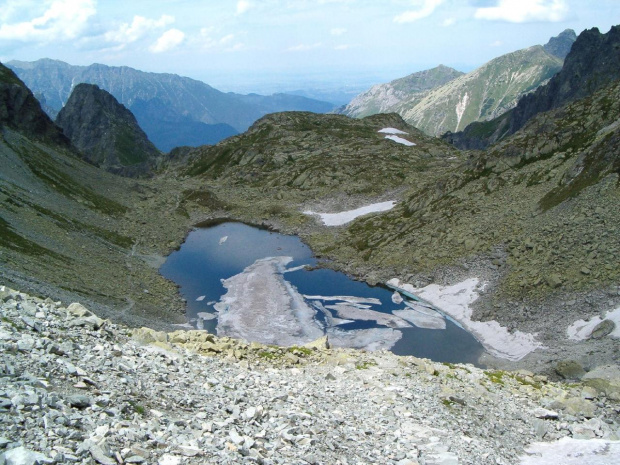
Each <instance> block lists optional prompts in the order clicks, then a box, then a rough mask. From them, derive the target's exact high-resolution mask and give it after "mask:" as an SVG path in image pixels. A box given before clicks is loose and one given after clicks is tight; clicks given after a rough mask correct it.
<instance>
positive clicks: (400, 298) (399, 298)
mask: <svg viewBox="0 0 620 465" xmlns="http://www.w3.org/2000/svg"><path fill="white" fill-rule="evenodd" d="M403 300H404V299H403V296H402V295H400V294H399V293H398V291H394V294H392V302H394V303H395V304H396V305H398V304H402V303H403Z"/></svg>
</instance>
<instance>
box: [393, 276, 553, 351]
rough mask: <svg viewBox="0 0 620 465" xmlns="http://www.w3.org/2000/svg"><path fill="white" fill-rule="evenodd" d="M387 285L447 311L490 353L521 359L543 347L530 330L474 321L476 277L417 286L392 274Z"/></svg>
mask: <svg viewBox="0 0 620 465" xmlns="http://www.w3.org/2000/svg"><path fill="white" fill-rule="evenodd" d="M387 284H388V285H389V286H393V287H395V288H397V289H401V290H403V291H405V292H407V293H409V294H413V295H416V296H419V297H420V298H422V299H424V300H425V301H427V302H429V303H430V304H432V305H433V306H435V307H436V308H437V309H439V310H440V311H442V312H443V313H445V314H446V315H448V316H450V317H452V318H454V320H456V321H457V322H458V323H460V324H461V325H462V326H463V328H464V329H465V330H467V331H469V332H470V333H471V334H473V335H474V337H475V338H476V339H478V341H480V343H481V344H482V345H483V346H484V348H485V349H486V350H487V351H488V352H489V353H490V354H491V355H493V356H495V357H498V358H505V359H508V360H514V361H516V360H521V359H522V358H523V357H525V356H526V355H527V354H529V353H530V352H533V351H534V350H536V349H539V348H543V345H542V344H541V343H540V342H538V341H536V339H535V338H534V335H533V334H529V333H524V332H522V331H515V332H514V333H510V332H509V331H508V329H507V328H505V327H504V326H500V324H499V323H498V322H497V321H484V322H483V321H473V320H472V312H473V310H472V308H471V305H472V304H473V303H474V302H475V301H476V300H477V299H478V297H479V294H478V290H479V289H480V288H484V285H480V282H479V280H478V278H470V279H467V280H465V281H463V282H460V283H458V284H455V285H453V286H439V285H438V284H431V285H429V286H426V287H423V288H420V289H416V288H414V287H413V286H412V285H411V284H404V283H401V282H400V281H399V280H398V279H396V278H394V279H391V280H389V281H388V282H387Z"/></svg>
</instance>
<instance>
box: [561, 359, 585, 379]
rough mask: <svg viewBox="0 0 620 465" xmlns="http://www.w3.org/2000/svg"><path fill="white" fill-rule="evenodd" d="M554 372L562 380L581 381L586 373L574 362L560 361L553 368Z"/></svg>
mask: <svg viewBox="0 0 620 465" xmlns="http://www.w3.org/2000/svg"><path fill="white" fill-rule="evenodd" d="M555 372H556V373H557V374H558V375H560V376H561V377H562V378H564V379H581V377H582V376H583V375H585V374H586V371H585V370H584V369H583V367H582V366H581V365H580V364H579V362H577V361H575V360H562V361H561V362H558V363H557V365H556V366H555Z"/></svg>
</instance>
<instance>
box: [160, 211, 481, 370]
mask: <svg viewBox="0 0 620 465" xmlns="http://www.w3.org/2000/svg"><path fill="white" fill-rule="evenodd" d="M276 256H287V257H292V258H293V261H292V262H290V263H289V264H288V265H287V269H292V268H296V267H298V266H301V265H309V266H314V265H316V264H317V260H316V259H315V258H314V257H313V255H312V251H311V250H310V248H309V247H308V246H307V245H305V244H304V243H302V242H301V240H300V239H299V238H298V237H296V236H286V235H283V234H279V233H276V232H272V231H267V230H264V229H259V228H256V227H252V226H248V225H245V224H243V223H235V222H226V223H222V224H218V225H215V226H211V227H207V228H200V229H196V230H194V231H192V232H191V233H190V234H189V235H188V237H187V239H186V241H185V243H184V244H183V245H182V246H181V247H180V249H179V250H177V251H175V252H173V253H172V254H170V256H169V257H168V259H167V260H166V262H165V263H164V264H163V265H162V267H161V268H160V272H161V274H162V275H163V276H164V277H166V278H168V279H170V280H171V281H173V282H175V283H176V284H177V285H179V287H180V292H181V295H182V296H183V297H184V298H185V299H186V300H187V312H188V313H187V316H188V318H189V319H190V321H196V319H197V317H198V315H199V314H200V315H202V316H203V317H204V316H207V315H205V314H217V312H216V310H215V309H214V306H213V305H214V304H215V303H216V302H218V301H219V300H220V298H221V297H222V296H223V295H224V294H225V293H226V289H225V288H224V286H223V285H222V282H221V280H222V279H226V278H230V277H231V276H234V275H237V274H239V273H242V272H243V270H244V269H245V268H246V267H248V266H250V265H252V264H253V263H254V262H255V261H256V260H259V259H262V258H265V257H276ZM282 276H283V278H284V279H285V280H286V281H288V282H289V283H291V284H292V285H293V286H294V287H295V288H296V289H297V291H298V292H299V293H301V294H302V295H307V296H308V295H309V296H324V297H325V296H327V297H329V296H354V297H357V298H364V299H377V300H378V301H380V305H379V304H373V305H372V306H371V307H372V310H374V311H378V312H382V313H386V314H391V312H392V311H394V310H402V309H405V308H407V307H405V305H404V304H403V303H399V304H396V303H394V302H393V301H392V294H393V292H392V291H391V290H389V289H387V288H384V287H380V286H375V287H372V286H369V285H367V284H366V283H363V282H360V281H355V280H353V279H351V278H349V277H348V276H346V275H345V274H343V273H340V272H336V271H333V270H329V269H324V268H320V269H310V270H309V269H299V270H296V271H290V272H286V273H284V274H283V275H282ZM309 303H310V302H309ZM330 303H332V302H330V301H326V302H323V304H324V305H325V306H328V305H329V304H330ZM363 307H364V306H360V308H361V309H362V311H363ZM334 316H336V315H334ZM317 319H320V320H321V321H322V323H323V324H324V323H325V317H324V315H322V314H321V313H320V312H317ZM350 320H351V319H347V321H350ZM216 325H217V319H211V320H209V319H206V320H205V321H204V329H206V330H208V331H209V332H213V333H214V332H215V330H216ZM369 328H385V326H382V325H379V324H377V323H376V321H374V320H371V321H366V320H364V321H362V320H353V321H351V322H348V323H347V322H346V321H345V322H341V323H340V324H339V325H338V329H340V330H344V331H350V330H356V329H369ZM397 331H401V332H402V338H401V339H400V340H399V341H398V342H396V344H395V345H394V346H393V347H392V348H391V350H392V352H394V353H396V354H399V355H415V356H417V357H424V358H430V359H432V360H435V361H440V362H452V363H473V364H478V358H479V357H480V355H481V354H482V353H483V351H484V349H483V348H482V346H481V345H480V343H479V342H478V341H477V340H476V339H475V338H474V337H473V336H472V335H471V334H469V333H468V332H466V331H465V330H463V329H462V328H460V327H459V326H457V325H456V324H455V323H454V322H452V321H450V320H449V319H446V323H445V329H426V328H419V327H416V326H415V325H411V327H407V328H398V329H397Z"/></svg>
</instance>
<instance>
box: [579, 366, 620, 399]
mask: <svg viewBox="0 0 620 465" xmlns="http://www.w3.org/2000/svg"><path fill="white" fill-rule="evenodd" d="M583 382H584V383H585V384H586V385H588V386H590V387H593V388H594V389H596V390H597V391H598V392H599V393H601V394H605V395H606V396H607V397H609V398H610V399H612V400H616V401H620V367H619V366H618V365H604V366H599V367H596V368H595V369H594V370H591V371H589V372H588V373H586V374H585V375H584V377H583Z"/></svg>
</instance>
